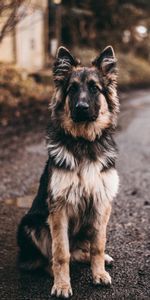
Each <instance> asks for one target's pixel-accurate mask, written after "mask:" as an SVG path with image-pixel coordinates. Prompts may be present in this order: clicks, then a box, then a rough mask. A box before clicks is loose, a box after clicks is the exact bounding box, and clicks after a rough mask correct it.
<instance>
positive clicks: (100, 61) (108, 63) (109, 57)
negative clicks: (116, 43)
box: [92, 46, 117, 75]
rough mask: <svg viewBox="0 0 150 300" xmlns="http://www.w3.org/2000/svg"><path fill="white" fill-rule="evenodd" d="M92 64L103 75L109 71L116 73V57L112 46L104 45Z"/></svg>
mask: <svg viewBox="0 0 150 300" xmlns="http://www.w3.org/2000/svg"><path fill="white" fill-rule="evenodd" d="M92 64H93V65H94V66H95V67H97V68H98V69H99V70H101V71H102V73H103V75H107V74H109V73H116V71H117V68H116V67H117V66H116V64H117V59H116V56H115V52H114V50H113V47H112V46H108V47H106V48H105V49H104V50H103V51H102V52H101V53H100V55H99V56H97V57H96V58H95V59H94V60H93V61H92Z"/></svg>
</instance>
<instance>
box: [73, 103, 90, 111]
mask: <svg viewBox="0 0 150 300" xmlns="http://www.w3.org/2000/svg"><path fill="white" fill-rule="evenodd" d="M76 108H77V109H78V110H83V111H85V110H88V108H89V104H88V103H87V102H83V101H80V102H78V103H77V104H76Z"/></svg>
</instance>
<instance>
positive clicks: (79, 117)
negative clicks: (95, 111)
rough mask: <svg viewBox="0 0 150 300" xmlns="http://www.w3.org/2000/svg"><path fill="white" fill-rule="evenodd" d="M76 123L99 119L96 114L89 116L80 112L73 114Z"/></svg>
mask: <svg viewBox="0 0 150 300" xmlns="http://www.w3.org/2000/svg"><path fill="white" fill-rule="evenodd" d="M71 118H72V120H73V122H74V123H83V122H94V121H95V120H96V119H97V116H96V115H93V116H88V115H85V114H78V115H74V116H71Z"/></svg>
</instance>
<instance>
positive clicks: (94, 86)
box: [89, 85, 99, 94]
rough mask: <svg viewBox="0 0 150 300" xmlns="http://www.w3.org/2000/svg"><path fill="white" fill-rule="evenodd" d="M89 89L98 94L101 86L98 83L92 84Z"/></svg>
mask: <svg viewBox="0 0 150 300" xmlns="http://www.w3.org/2000/svg"><path fill="white" fill-rule="evenodd" d="M89 90H90V92H91V93H92V94H97V93H98V92H99V88H98V87H97V86H96V85H91V86H90V87H89Z"/></svg>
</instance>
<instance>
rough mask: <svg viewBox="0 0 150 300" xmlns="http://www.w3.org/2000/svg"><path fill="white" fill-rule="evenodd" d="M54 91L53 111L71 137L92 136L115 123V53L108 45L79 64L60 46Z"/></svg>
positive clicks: (117, 109) (56, 63) (94, 136)
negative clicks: (82, 64)
mask: <svg viewBox="0 0 150 300" xmlns="http://www.w3.org/2000/svg"><path fill="white" fill-rule="evenodd" d="M53 73H54V82H55V85H56V93H55V96H54V98H53V102H52V106H51V107H52V110H53V115H55V119H57V120H59V122H60V126H61V127H62V128H63V129H64V130H65V131H66V132H67V133H69V134H71V135H73V136H75V137H83V138H86V139H88V140H94V139H95V138H96V137H97V136H99V135H101V133H102V131H103V130H104V129H106V128H114V127H115V126H116V116H117V113H118V111H119V103H118V98H117V93H116V78H117V72H116V57H115V54H114V51H113V48H112V47H111V46H108V47H107V48H105V49H104V50H103V51H102V53H101V54H100V55H99V56H98V57H97V58H96V59H94V60H93V61H92V64H91V67H83V66H81V65H80V62H79V61H78V60H77V59H76V58H74V57H73V56H72V55H71V53H70V52H69V51H68V50H67V49H66V48H64V47H60V48H59V49H58V52H57V56H56V61H55V63H54V68H53Z"/></svg>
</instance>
